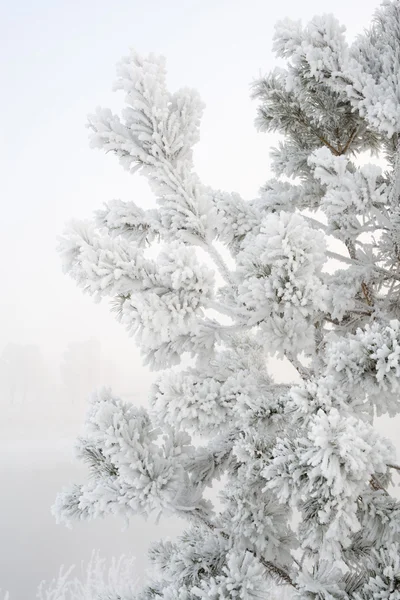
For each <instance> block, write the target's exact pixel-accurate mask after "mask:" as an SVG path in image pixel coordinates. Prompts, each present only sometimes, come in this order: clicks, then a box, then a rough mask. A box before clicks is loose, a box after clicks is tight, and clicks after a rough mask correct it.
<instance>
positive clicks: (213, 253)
mask: <svg viewBox="0 0 400 600" xmlns="http://www.w3.org/2000/svg"><path fill="white" fill-rule="evenodd" d="M205 249H206V250H207V251H208V253H209V255H210V257H211V258H212V259H213V261H214V263H215V264H216V266H217V267H218V270H219V272H220V273H221V275H222V277H223V278H224V279H225V281H226V282H227V283H230V284H231V285H234V286H235V287H236V285H235V282H234V280H233V278H232V272H231V271H230V270H229V269H228V267H227V265H226V264H225V261H224V259H223V258H222V256H221V255H220V253H219V252H218V250H217V249H216V248H215V246H213V245H212V244H206V245H205Z"/></svg>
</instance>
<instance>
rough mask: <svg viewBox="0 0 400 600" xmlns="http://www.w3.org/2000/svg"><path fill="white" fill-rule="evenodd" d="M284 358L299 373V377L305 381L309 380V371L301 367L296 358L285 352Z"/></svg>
mask: <svg viewBox="0 0 400 600" xmlns="http://www.w3.org/2000/svg"><path fill="white" fill-rule="evenodd" d="M285 356H286V358H287V359H288V361H289V362H290V363H291V364H292V365H293V366H294V368H295V369H296V371H297V372H298V373H299V375H300V377H301V378H302V379H304V380H306V381H307V380H308V379H310V376H311V372H310V369H307V367H305V366H304V365H302V364H301V362H300V361H299V359H298V358H297V356H293V355H292V354H290V352H286V353H285Z"/></svg>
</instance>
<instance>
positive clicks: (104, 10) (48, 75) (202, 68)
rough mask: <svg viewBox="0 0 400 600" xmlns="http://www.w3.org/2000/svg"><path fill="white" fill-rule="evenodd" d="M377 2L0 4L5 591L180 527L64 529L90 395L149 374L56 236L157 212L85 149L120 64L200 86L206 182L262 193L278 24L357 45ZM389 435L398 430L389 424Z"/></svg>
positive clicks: (126, 393) (172, 82) (106, 161)
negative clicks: (117, 216) (105, 212)
mask: <svg viewBox="0 0 400 600" xmlns="http://www.w3.org/2000/svg"><path fill="white" fill-rule="evenodd" d="M377 6H378V2H377V1H376V0H364V2H363V3H362V5H361V4H360V2H359V0H336V2H335V3H332V2H331V1H328V0H318V1H317V0H304V2H298V1H297V0H281V1H280V2H271V1H270V0H263V1H261V0H246V1H245V0H152V1H151V2H145V1H141V2H139V1H138V0H130V1H125V0H114V1H113V2H112V3H111V2H110V0H108V1H106V0H98V1H96V2H95V1H94V0H81V2H77V1H76V0H70V1H68V2H67V1H66V0H62V1H60V0H56V1H55V2H54V0H53V1H50V0H36V1H35V2H31V1H27V0H20V1H17V2H9V3H6V2H5V1H4V0H3V3H1V5H0V40H1V41H0V44H1V61H0V65H1V66H0V75H1V88H2V91H1V94H0V111H1V116H2V119H1V128H0V164H1V177H0V206H1V219H0V240H1V260H0V277H1V279H0V281H1V282H2V285H1V295H0V308H1V310H0V403H1V408H2V412H1V414H2V418H1V420H0V481H1V496H0V498H1V500H0V531H1V537H0V589H3V590H9V592H10V600H28V599H30V598H34V597H35V590H36V587H37V585H38V583H39V582H40V581H41V580H42V579H50V578H52V577H53V576H55V575H56V574H57V572H58V569H59V566H60V565H61V564H65V565H67V566H69V565H70V564H73V563H75V564H77V565H79V564H80V563H81V561H87V560H88V559H89V557H90V554H91V551H92V549H93V548H98V549H100V550H101V553H102V554H103V555H104V556H107V557H111V556H113V555H119V554H120V553H122V552H125V553H129V554H131V553H132V554H135V555H136V556H137V567H138V575H139V576H140V575H143V572H144V568H145V559H144V555H145V551H146V548H147V547H148V545H149V543H150V542H151V541H152V540H153V539H156V538H158V537H159V536H160V535H173V534H174V533H176V532H177V531H179V528H180V527H181V525H180V524H179V523H177V522H176V521H173V520H167V519H164V520H162V521H161V523H160V524H159V525H158V526H157V525H155V524H154V523H151V522H150V523H144V522H143V521H141V520H139V519H137V520H136V519H135V520H134V521H133V522H132V524H131V526H130V527H129V529H128V530H126V531H122V523H120V522H117V521H115V520H112V519H111V520H110V519H109V520H106V521H103V522H94V523H80V524H78V525H76V526H75V527H74V528H73V529H72V530H67V529H65V528H64V527H63V526H57V525H56V524H55V522H54V519H53V517H52V515H51V514H50V506H51V504H52V503H53V501H54V497H55V495H56V493H57V491H59V490H60V489H61V488H62V487H63V486H64V485H67V484H68V483H69V482H71V481H79V480H81V479H82V478H83V477H84V471H83V469H82V468H81V467H80V466H79V465H78V464H77V463H76V462H75V461H74V458H73V443H74V439H75V438H76V436H77V435H78V434H79V431H80V427H81V423H82V421H83V417H84V414H85V410H86V400H87V397H88V394H90V392H91V391H92V390H94V389H95V388H96V387H98V386H100V385H109V386H111V387H112V388H113V390H114V391H115V392H116V393H117V394H119V395H122V396H123V397H125V398H127V399H130V400H132V401H133V402H135V403H145V402H146V396H147V393H148V389H149V386H150V385H151V381H152V377H153V375H152V374H151V373H149V372H148V370H147V369H145V368H144V367H143V366H142V364H141V360H140V355H139V352H138V350H137V349H136V347H135V344H134V341H133V340H132V339H129V338H128V336H127V334H126V332H125V331H124V329H123V327H122V326H120V325H119V324H118V323H116V322H115V320H114V317H113V315H111V314H110V312H109V310H108V307H107V305H106V304H95V303H94V302H93V300H92V298H90V297H88V296H85V295H83V294H82V292H81V291H80V290H78V289H77V288H76V287H75V285H74V283H73V282H72V281H71V280H69V279H68V278H67V277H65V276H64V275H63V274H62V272H61V267H60V261H59V258H58V256H57V252H56V246H57V236H58V235H60V234H61V233H62V231H63V227H64V224H65V223H66V222H67V221H68V220H69V219H71V218H73V217H76V218H89V217H90V216H91V213H92V212H93V210H95V209H97V208H100V207H101V205H102V204H103V203H104V202H107V201H109V200H110V199H114V198H121V199H124V200H129V199H133V200H134V201H135V202H137V203H138V204H139V205H141V206H143V207H148V206H150V205H152V204H153V203H154V200H153V198H152V195H151V193H150V191H149V188H148V186H147V184H146V182H145V180H144V179H142V178H140V177H139V176H131V175H128V174H127V173H126V172H124V171H123V170H122V168H121V167H120V166H119V164H118V161H117V160H116V159H115V158H114V157H113V156H111V155H105V154H103V153H100V152H95V151H93V150H90V148H89V146H88V141H87V131H86V129H85V123H86V115H87V114H88V113H90V112H91V111H93V110H94V109H95V108H96V106H97V105H99V104H101V105H103V106H106V107H110V108H112V109H113V110H116V111H117V110H118V109H119V107H120V106H121V105H122V98H121V96H120V95H118V94H115V93H112V92H111V86H112V83H113V81H114V79H115V64H116V63H117V62H118V61H119V59H120V58H121V57H122V56H124V55H125V54H127V52H128V50H129V48H130V47H132V46H133V47H135V49H136V50H137V51H139V52H140V53H142V54H146V53H148V52H155V53H161V54H163V55H165V56H166V57H167V61H168V62H167V67H168V82H169V86H170V89H172V90H173V89H176V88H178V87H183V86H190V87H195V88H197V89H198V90H199V92H200V94H201V96H202V98H203V100H204V101H205V102H206V105H207V108H206V111H205V116H204V119H203V122H202V126H201V142H200V144H198V146H197V147H196V150H195V163H196V168H197V171H198V172H199V174H200V176H201V177H202V179H203V181H204V182H205V183H206V184H210V185H212V186H213V187H215V188H221V189H226V190H228V191H230V190H235V191H238V192H239V193H241V194H242V195H243V196H244V197H245V198H248V199H251V198H252V197H255V196H256V194H257V190H258V188H259V187H260V186H261V185H262V184H263V183H264V182H265V181H266V179H268V177H269V176H270V172H269V158H268V150H269V147H270V146H271V144H272V143H273V141H274V138H273V136H268V135H266V134H257V132H256V131H255V129H254V126H253V120H254V116H255V105H254V103H252V101H251V100H250V97H249V84H250V83H251V81H252V80H253V79H255V78H256V77H257V76H259V75H260V74H262V73H264V72H267V71H269V70H270V69H272V68H273V67H274V66H276V64H277V63H276V59H275V58H274V56H273V54H272V50H271V48H272V36H273V26H274V24H275V22H276V21H277V20H279V19H282V18H284V17H287V16H289V17H291V18H293V19H302V20H303V22H307V21H308V20H309V19H310V18H312V16H313V15H314V14H321V13H326V12H334V13H335V15H336V17H337V18H338V19H339V20H340V21H341V22H342V23H343V24H344V25H346V27H347V30H348V36H349V38H353V37H354V36H355V35H356V34H357V33H358V32H362V30H363V28H364V27H366V26H368V24H369V23H370V20H371V15H372V13H373V11H374V9H375V8H376V7H377ZM383 427H384V429H385V431H387V432H389V434H390V435H391V437H392V439H395V437H396V430H395V425H394V423H392V424H391V425H388V423H385V424H384V426H383Z"/></svg>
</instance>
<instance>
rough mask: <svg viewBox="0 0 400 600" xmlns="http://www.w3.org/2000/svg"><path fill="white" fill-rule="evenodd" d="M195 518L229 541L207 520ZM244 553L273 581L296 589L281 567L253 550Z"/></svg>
mask: <svg viewBox="0 0 400 600" xmlns="http://www.w3.org/2000/svg"><path fill="white" fill-rule="evenodd" d="M196 516H197V518H198V519H199V520H200V521H201V522H202V523H203V525H205V526H206V527H208V529H210V530H211V531H214V532H215V533H218V534H219V535H221V537H223V538H224V539H225V540H229V539H230V537H229V535H228V534H227V533H225V532H224V531H222V530H220V529H218V528H217V527H216V526H215V525H214V524H213V523H211V522H210V521H209V520H208V519H206V518H205V517H203V516H202V515H200V514H197V515H196ZM246 552H249V553H250V554H252V555H253V556H254V557H255V558H256V559H257V560H259V561H260V563H261V564H262V565H263V567H265V569H266V570H267V571H268V573H269V574H270V575H271V576H272V577H274V578H275V579H278V581H280V582H281V583H283V584H285V585H290V586H291V587H293V588H295V589H298V585H297V584H296V583H295V582H294V581H293V579H292V578H291V577H290V575H289V573H288V572H287V571H286V570H285V569H284V568H283V567H281V566H279V565H276V564H275V563H273V562H272V561H270V560H266V559H265V558H264V557H263V556H260V555H259V554H257V553H256V552H255V551H254V550H250V549H249V548H246Z"/></svg>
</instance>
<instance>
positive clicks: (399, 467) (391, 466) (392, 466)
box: [386, 464, 400, 471]
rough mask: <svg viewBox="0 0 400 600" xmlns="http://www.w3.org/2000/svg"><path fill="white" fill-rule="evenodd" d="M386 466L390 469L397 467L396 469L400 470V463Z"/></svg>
mask: <svg viewBox="0 0 400 600" xmlns="http://www.w3.org/2000/svg"><path fill="white" fill-rule="evenodd" d="M386 466H387V467H389V469H396V471H400V466H399V465H392V464H387V465H386Z"/></svg>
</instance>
